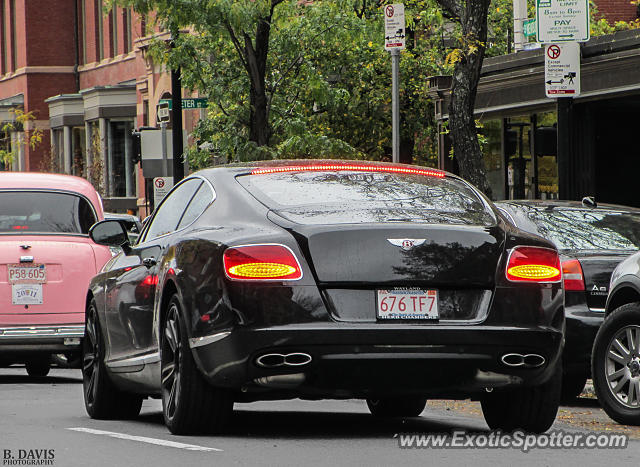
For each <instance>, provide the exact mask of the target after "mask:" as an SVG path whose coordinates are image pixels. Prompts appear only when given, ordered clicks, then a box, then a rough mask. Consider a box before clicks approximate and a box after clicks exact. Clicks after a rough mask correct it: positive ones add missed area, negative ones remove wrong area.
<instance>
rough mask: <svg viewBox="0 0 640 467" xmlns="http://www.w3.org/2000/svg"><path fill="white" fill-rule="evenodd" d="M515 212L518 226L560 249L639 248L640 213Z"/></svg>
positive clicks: (525, 209)
mask: <svg viewBox="0 0 640 467" xmlns="http://www.w3.org/2000/svg"><path fill="white" fill-rule="evenodd" d="M512 209H513V210H512V214H514V220H515V223H516V225H517V226H518V227H520V228H522V229H525V230H528V231H530V232H534V233H537V234H539V235H541V236H543V237H545V238H548V239H549V240H551V241H552V242H554V243H555V244H556V246H557V247H558V249H560V250H638V249H639V248H640V213H633V212H628V211H619V210H615V209H613V210H607V209H603V208H598V209H597V210H595V209H580V208H557V207H556V208H552V209H551V208H541V207H538V206H522V205H519V206H517V207H515V208H514V207H513V206H512Z"/></svg>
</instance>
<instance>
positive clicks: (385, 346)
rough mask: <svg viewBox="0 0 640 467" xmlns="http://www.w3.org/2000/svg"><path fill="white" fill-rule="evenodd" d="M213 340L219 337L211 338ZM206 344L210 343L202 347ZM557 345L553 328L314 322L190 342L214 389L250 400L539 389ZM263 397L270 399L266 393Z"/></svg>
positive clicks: (559, 342)
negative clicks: (526, 362) (265, 363)
mask: <svg viewBox="0 0 640 467" xmlns="http://www.w3.org/2000/svg"><path fill="white" fill-rule="evenodd" d="M216 339H218V340H216ZM207 342H208V343H207ZM562 342H563V335H562V332H561V331H559V330H555V329H553V328H545V327H539V328H516V327H512V328H508V327H492V326H422V325H405V326H395V325H367V326H362V325H358V326H353V325H342V324H335V323H334V324H325V325H319V324H317V323H316V324H313V325H291V326H277V327H270V328H261V329H247V328H239V329H236V330H233V331H231V332H222V333H219V334H217V335H214V336H210V338H209V339H206V338H205V339H202V340H200V341H197V340H196V341H192V343H191V344H192V351H193V354H194V357H195V359H196V362H197V364H198V366H199V368H200V370H201V371H202V373H203V374H204V375H205V377H206V378H207V379H208V380H209V382H210V383H211V384H213V385H215V386H220V387H228V388H233V389H237V390H241V391H242V392H243V393H245V394H246V395H247V396H248V397H249V398H251V397H250V396H251V394H252V393H255V394H256V395H255V396H254V397H255V398H256V399H259V398H260V394H261V393H262V394H264V393H266V392H280V393H285V395H288V396H290V397H298V396H302V397H372V396H382V395H387V396H388V395H407V394H421V395H425V396H428V397H435V396H439V397H446V398H458V397H473V395H474V394H479V393H481V392H482V391H484V390H485V388H493V387H505V386H517V385H537V384H541V383H543V382H545V381H546V380H547V379H548V378H549V377H550V376H551V375H552V373H553V370H554V369H555V366H556V363H557V360H558V358H559V355H560V351H561V347H562ZM269 353H275V354H284V355H287V354H290V353H303V354H307V355H308V356H309V357H310V361H309V362H308V363H305V364H303V365H277V366H274V367H268V368H265V367H261V366H259V365H258V363H257V361H256V360H257V359H258V358H259V357H260V356H261V355H264V354H269ZM508 353H521V354H538V355H541V356H543V357H544V361H545V362H544V364H542V365H540V366H538V367H535V368H533V367H530V368H524V367H512V366H507V365H506V364H505V363H503V362H501V357H502V356H503V355H505V354H508ZM267 397H268V396H267Z"/></svg>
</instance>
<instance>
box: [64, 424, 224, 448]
mask: <svg viewBox="0 0 640 467" xmlns="http://www.w3.org/2000/svg"><path fill="white" fill-rule="evenodd" d="M67 430H71V431H79V432H82V433H90V434H92V435H104V436H110V437H111V438H118V439H126V440H129V441H138V442H140V443H147V444H156V445H158V446H166V447H168V448H178V449H186V450H187V451H205V452H211V451H216V452H223V451H222V449H218V448H209V447H206V446H198V445H196V444H184V443H176V442H175V441H168V440H166V439H157V438H147V437H145V436H133V435H127V434H124V433H116V432H113V431H103V430H94V429H93V428H81V427H77V428H67Z"/></svg>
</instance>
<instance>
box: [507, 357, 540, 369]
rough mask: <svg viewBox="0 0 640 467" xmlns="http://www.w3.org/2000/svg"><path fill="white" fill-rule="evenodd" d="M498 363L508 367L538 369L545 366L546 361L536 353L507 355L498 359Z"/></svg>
mask: <svg viewBox="0 0 640 467" xmlns="http://www.w3.org/2000/svg"><path fill="white" fill-rule="evenodd" d="M500 361H501V362H502V363H503V364H505V365H507V366H510V367H522V368H538V367H541V366H542V365H544V364H545V362H546V359H545V358H544V357H543V356H542V355H538V354H537V353H530V354H520V353H507V354H504V355H503V356H502V357H500Z"/></svg>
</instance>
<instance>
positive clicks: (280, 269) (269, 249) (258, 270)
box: [223, 244, 302, 281]
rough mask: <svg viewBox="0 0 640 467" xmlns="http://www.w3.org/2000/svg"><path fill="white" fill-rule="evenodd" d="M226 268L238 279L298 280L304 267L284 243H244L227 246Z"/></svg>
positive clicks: (231, 276) (233, 277)
mask: <svg viewBox="0 0 640 467" xmlns="http://www.w3.org/2000/svg"><path fill="white" fill-rule="evenodd" d="M223 261H224V270H225V273H226V274H227V276H228V277H229V278H230V279H237V280H254V281H255V280H257V281H260V280H298V279H300V278H301V277H302V268H301V267H300V263H298V260H297V259H296V257H295V255H294V254H293V252H292V251H291V250H290V249H289V248H288V247H286V246H284V245H277V244H265V245H244V246H237V247H232V248H227V249H226V250H225V252H224V256H223Z"/></svg>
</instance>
